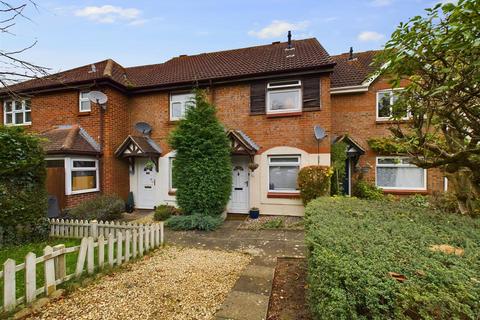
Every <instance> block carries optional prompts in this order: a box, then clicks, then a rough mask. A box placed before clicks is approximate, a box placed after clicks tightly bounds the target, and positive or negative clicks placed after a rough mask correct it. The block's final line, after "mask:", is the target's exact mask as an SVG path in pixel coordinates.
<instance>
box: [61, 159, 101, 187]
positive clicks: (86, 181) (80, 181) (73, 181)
mask: <svg viewBox="0 0 480 320" xmlns="http://www.w3.org/2000/svg"><path fill="white" fill-rule="evenodd" d="M69 164H70V168H69V170H68V171H67V172H68V176H67V177H68V178H69V179H68V180H69V181H68V180H67V186H69V187H70V188H69V191H70V192H69V193H70V194H77V193H84V192H92V191H98V190H99V189H100V188H99V172H98V160H93V159H92V160H90V159H70V162H69Z"/></svg>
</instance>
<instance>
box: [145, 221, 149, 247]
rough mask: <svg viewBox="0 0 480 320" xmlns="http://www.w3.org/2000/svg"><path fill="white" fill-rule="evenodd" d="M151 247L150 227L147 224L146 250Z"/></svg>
mask: <svg viewBox="0 0 480 320" xmlns="http://www.w3.org/2000/svg"><path fill="white" fill-rule="evenodd" d="M149 249H150V227H149V226H145V251H148V250H149Z"/></svg>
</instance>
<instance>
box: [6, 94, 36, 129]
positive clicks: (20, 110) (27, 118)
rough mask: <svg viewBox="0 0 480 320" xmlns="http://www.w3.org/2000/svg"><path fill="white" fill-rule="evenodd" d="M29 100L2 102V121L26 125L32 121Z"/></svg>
mask: <svg viewBox="0 0 480 320" xmlns="http://www.w3.org/2000/svg"><path fill="white" fill-rule="evenodd" d="M30 104H31V102H30V100H28V99H25V100H8V101H5V102H4V103H3V123H4V124H5V125H28V124H31V123H32V117H31V105H30Z"/></svg>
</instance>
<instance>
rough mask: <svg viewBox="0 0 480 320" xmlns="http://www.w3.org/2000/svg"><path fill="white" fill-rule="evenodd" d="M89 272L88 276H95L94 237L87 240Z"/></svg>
mask: <svg viewBox="0 0 480 320" xmlns="http://www.w3.org/2000/svg"><path fill="white" fill-rule="evenodd" d="M87 241H88V242H87V243H88V244H87V247H88V248H87V272H88V274H93V271H94V270H95V261H94V257H95V255H94V253H95V247H94V242H93V237H91V236H90V237H88V240H87Z"/></svg>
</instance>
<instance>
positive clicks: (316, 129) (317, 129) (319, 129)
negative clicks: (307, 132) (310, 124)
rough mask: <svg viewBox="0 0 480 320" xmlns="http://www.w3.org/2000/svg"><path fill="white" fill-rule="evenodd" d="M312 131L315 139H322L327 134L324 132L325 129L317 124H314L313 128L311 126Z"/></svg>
mask: <svg viewBox="0 0 480 320" xmlns="http://www.w3.org/2000/svg"><path fill="white" fill-rule="evenodd" d="M313 131H314V133H315V139H317V140H318V141H320V140H322V139H324V138H325V137H326V136H327V135H326V134H325V129H323V128H322V127H320V126H319V125H316V126H315V127H314V128H313Z"/></svg>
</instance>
